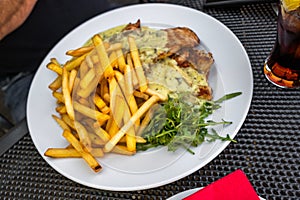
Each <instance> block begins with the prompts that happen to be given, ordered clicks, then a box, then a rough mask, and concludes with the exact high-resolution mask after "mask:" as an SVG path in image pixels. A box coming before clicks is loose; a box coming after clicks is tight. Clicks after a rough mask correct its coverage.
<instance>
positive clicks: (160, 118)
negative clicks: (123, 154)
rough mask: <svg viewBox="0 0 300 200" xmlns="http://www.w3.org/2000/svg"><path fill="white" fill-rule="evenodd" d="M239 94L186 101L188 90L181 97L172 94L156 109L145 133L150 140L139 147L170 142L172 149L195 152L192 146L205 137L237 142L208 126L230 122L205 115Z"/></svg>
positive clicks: (142, 148)
mask: <svg viewBox="0 0 300 200" xmlns="http://www.w3.org/2000/svg"><path fill="white" fill-rule="evenodd" d="M240 94H241V92H237V93H232V94H228V95H225V96H223V97H222V98H220V99H218V100H216V101H206V100H203V101H201V103H191V102H190V101H187V98H190V96H188V95H186V94H185V93H184V94H181V95H178V98H171V97H169V98H168V100H167V101H166V102H164V103H163V104H162V106H160V107H159V108H158V109H156V111H155V113H154V115H153V116H154V117H153V118H152V119H151V121H150V123H149V125H148V126H147V127H146V128H145V129H144V131H143V134H142V136H143V137H144V138H145V139H146V141H147V142H146V143H144V144H141V143H139V144H137V150H147V149H149V148H153V147H157V146H167V147H168V150H169V151H176V150H177V149H178V148H180V147H182V148H185V149H186V150H187V151H189V152H191V153H193V152H192V150H191V149H189V147H190V146H192V147H197V146H198V145H200V144H202V143H203V142H204V141H205V140H206V141H208V142H213V141H216V140H221V141H233V142H235V140H233V139H231V138H230V136H229V135H227V136H226V137H222V136H220V135H219V134H218V133H217V131H215V130H214V129H212V131H211V132H212V133H209V132H208V129H207V128H208V127H211V126H216V125H229V124H231V122H228V121H225V120H222V121H220V122H215V121H212V120H206V118H207V117H208V116H209V115H211V114H212V113H213V111H214V110H217V109H219V108H220V107H221V105H220V104H221V103H222V102H224V101H225V100H228V99H231V98H234V97H236V96H238V95H240Z"/></svg>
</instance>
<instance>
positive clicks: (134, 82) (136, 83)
mask: <svg viewBox="0 0 300 200" xmlns="http://www.w3.org/2000/svg"><path fill="white" fill-rule="evenodd" d="M126 61H127V65H129V67H130V71H131V77H132V86H133V88H134V89H136V88H138V86H139V80H138V78H137V75H136V72H135V70H134V66H133V62H132V59H131V55H130V54H127V56H126Z"/></svg>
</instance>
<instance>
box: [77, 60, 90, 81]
mask: <svg viewBox="0 0 300 200" xmlns="http://www.w3.org/2000/svg"><path fill="white" fill-rule="evenodd" d="M78 71H79V75H80V80H81V79H83V77H84V76H85V74H86V73H87V72H88V71H89V66H88V65H87V62H86V61H85V60H84V61H82V63H81V64H80V67H79V70H78Z"/></svg>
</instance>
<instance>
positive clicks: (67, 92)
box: [62, 67, 75, 120]
mask: <svg viewBox="0 0 300 200" xmlns="http://www.w3.org/2000/svg"><path fill="white" fill-rule="evenodd" d="M69 88H70V87H69V78H68V71H67V68H66V67H64V68H63V74H62V93H63V97H64V100H65V105H66V110H67V113H68V115H69V116H70V118H71V119H72V120H74V119H75V114H74V109H73V105H72V99H71V93H70V89H69Z"/></svg>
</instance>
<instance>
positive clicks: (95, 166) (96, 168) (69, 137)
mask: <svg viewBox="0 0 300 200" xmlns="http://www.w3.org/2000/svg"><path fill="white" fill-rule="evenodd" d="M63 136H64V137H65V138H66V140H68V141H69V142H70V143H71V144H72V146H73V147H74V148H75V149H76V151H77V152H78V153H79V154H80V155H81V157H82V158H83V159H84V160H85V161H86V162H87V164H88V165H89V166H90V167H91V168H92V169H93V170H94V172H99V171H101V170H102V167H101V165H100V164H99V163H98V162H97V160H96V159H95V158H94V157H93V156H92V154H90V153H89V152H87V151H85V150H84V148H83V147H82V145H81V143H80V142H79V141H78V140H77V139H76V137H75V136H74V135H73V134H72V133H71V132H69V131H66V130H65V131H64V132H63Z"/></svg>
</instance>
